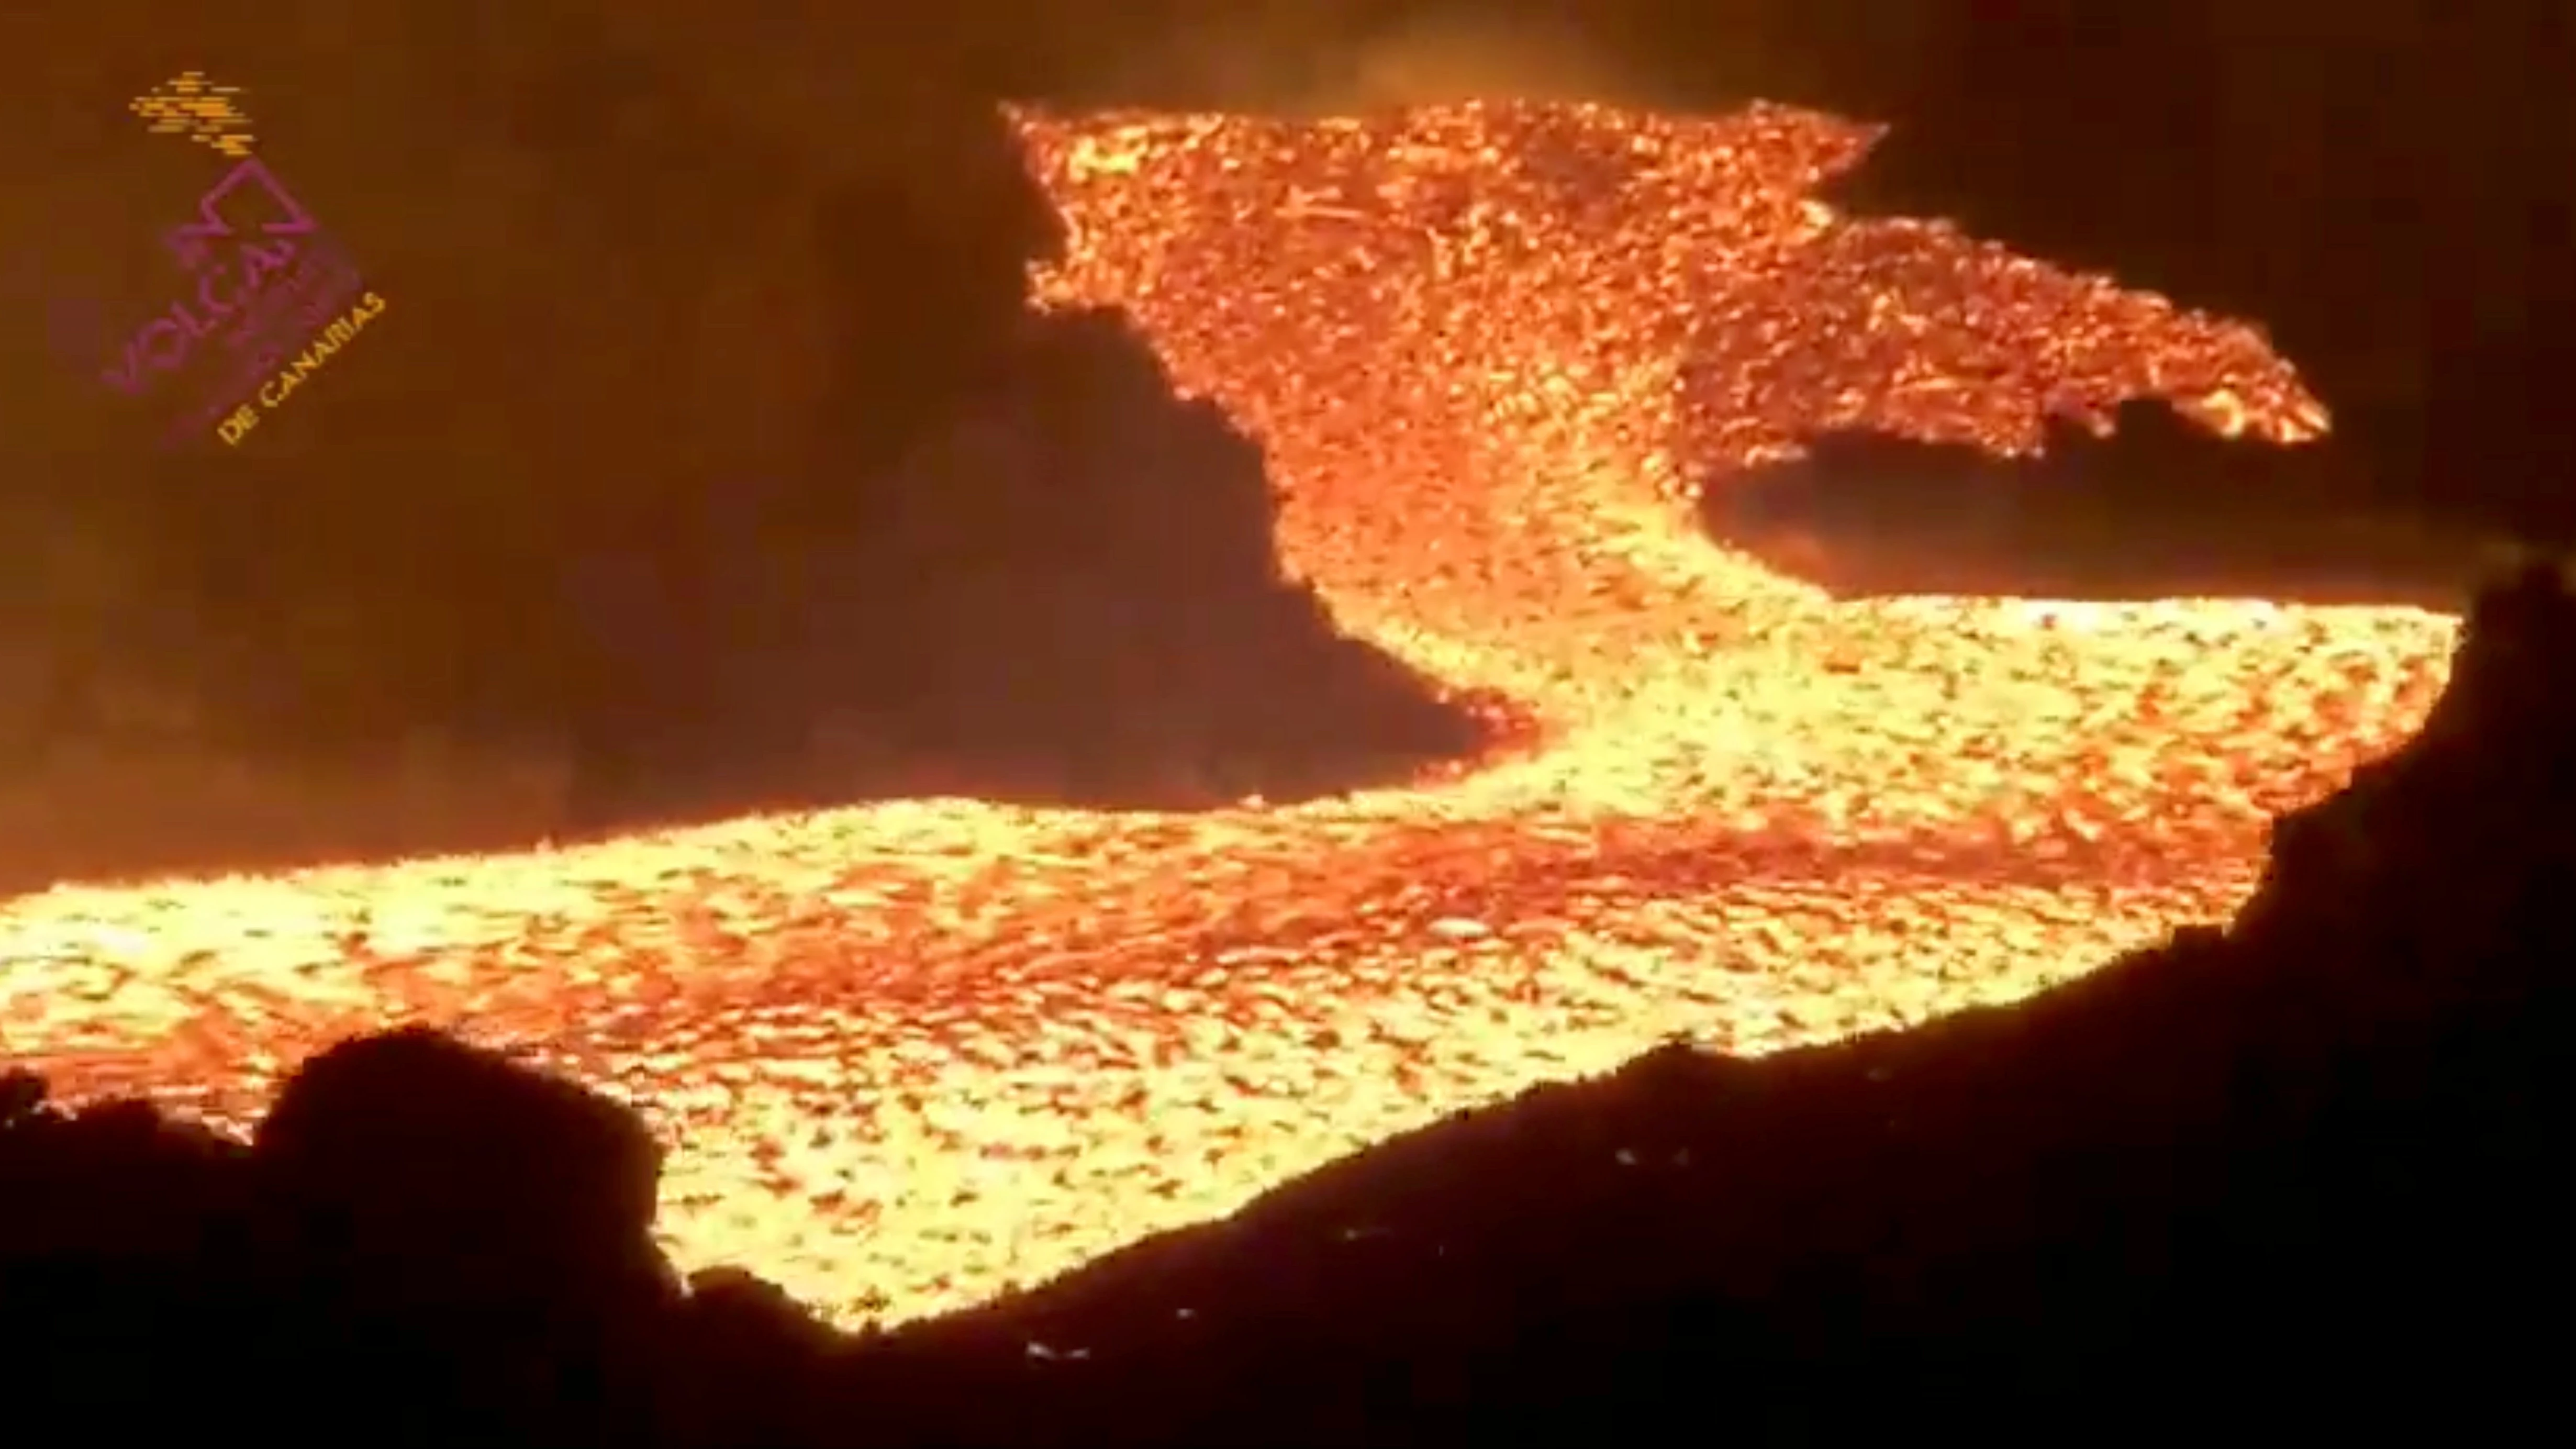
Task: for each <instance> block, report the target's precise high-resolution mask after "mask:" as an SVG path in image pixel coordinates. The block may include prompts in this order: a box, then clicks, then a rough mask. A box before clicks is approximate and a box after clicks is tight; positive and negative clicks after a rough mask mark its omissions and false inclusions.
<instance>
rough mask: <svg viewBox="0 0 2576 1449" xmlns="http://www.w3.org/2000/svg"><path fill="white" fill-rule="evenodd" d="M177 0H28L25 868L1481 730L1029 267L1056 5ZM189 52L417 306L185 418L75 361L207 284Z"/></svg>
mask: <svg viewBox="0 0 2576 1449" xmlns="http://www.w3.org/2000/svg"><path fill="white" fill-rule="evenodd" d="M152 8H153V9H154V10H155V11H156V13H158V12H161V11H166V12H167V14H166V16H164V17H163V18H165V19H166V20H167V21H168V23H167V24H166V25H162V26H158V27H144V26H141V25H140V24H139V22H137V23H136V24H135V28H134V30H133V31H132V32H131V33H129V32H128V31H127V30H125V29H121V28H120V29H119V30H117V31H115V32H113V33H112V34H111V33H108V32H106V31H105V30H104V28H103V27H102V26H99V25H93V24H90V23H88V22H86V21H84V20H82V19H81V18H80V17H79V16H77V15H74V14H68V13H66V14H62V15H59V16H54V17H52V18H44V17H37V16H33V15H30V16H28V17H25V18H16V17H13V18H12V19H11V20H10V21H8V22H6V23H5V24H6V27H7V28H6V31H5V32H4V33H5V38H7V39H9V40H10V41H11V43H12V49H13V53H19V54H47V55H51V56H56V57H59V58H61V64H60V66H59V67H58V68H56V69H55V70H54V71H52V72H50V73H49V74H48V75H46V76H45V77H42V78H39V79H35V80H31V81H30V82H29V83H28V84H26V85H24V86H21V87H20V88H19V89H18V90H17V91H16V92H15V93H13V94H12V95H11V97H10V98H9V100H8V101H7V102H6V103H5V107H0V108H5V109H6V110H7V111H8V112H9V114H10V115H11V116H12V117H13V118H14V119H16V120H17V121H19V122H20V124H19V125H18V126H17V127H15V128H13V134H19V135H22V136H24V137H25V138H27V139H26V141H25V144H24V145H23V146H21V147H20V149H19V150H18V151H16V152H15V153H13V156H12V166H13V170H12V177H13V184H12V187H11V189H10V190H9V193H8V196H7V198H6V199H5V201H0V307H4V308H5V310H0V328H5V335H7V336H9V337H12V338H14V339H15V341H14V342H13V343H12V344H11V345H10V346H9V347H7V348H6V349H5V350H0V382H5V386H0V439H5V442H0V450H5V455H0V456H5V462H6V467H5V470H0V477H5V480H6V481H5V483H0V522H5V524H6V525H7V527H6V532H7V535H8V543H7V548H8V549H9V550H10V553H9V555H8V557H7V559H6V560H5V562H6V564H7V567H5V568H0V839H6V840H8V841H9V842H10V844H9V845H7V846H6V847H0V891H7V890H12V889H19V888H26V887H35V886H42V885H44V884H46V883H49V882H51V881H54V880H56V879H62V878H102V877H117V876H127V875H134V874H141V873H152V872H165V871H196V870H211V869H220V868H242V867H258V866H272V865H279V864H286V863H293V862H298V861H305V860H314V859H322V858H349V857H365V856H379V855H392V854H405V853H418V852H426V851H438V850H459V849H466V850H470V849H499V848H507V847H511V846H522V845H527V844H530V843H533V842H535V841H536V840H538V839H541V838H561V837H564V836H566V835H578V834H583V833H586V832H590V831H594V830H614V829H621V828H627V827H632V826H636V825H642V824H677V823H684V822H687V821H693V820H704V819H711V818H721V817H723V816H726V815H731V814H736V813H740V812H742V811H746V810H750V809H754V808H760V807H765V806H772V805H820V804H837V803H847V802H854V801H860V800H866V799H872V798H882V797H887V796H899V795H910V794H918V793H924V792H931V791H935V792H938V793H947V794H961V795H980V796H988V797H993V798H1000V799H1009V800H1061V801H1077V802H1081V803H1086V804H1095V805H1103V806H1153V807H1174V808H1195V807H1200V806H1206V805H1210V804H1215V803H1223V802H1230V801H1232V800H1234V799H1236V798H1239V797H1242V796H1246V795H1261V796H1264V797H1270V798H1296V797H1302V796H1311V795H1315V794H1319V793H1331V792H1337V791H1341V790H1346V789H1350V788H1353V787H1355V786H1360V785H1366V784H1376V783H1388V782H1392V781H1394V780H1396V779H1400V778H1404V777H1407V776H1409V775H1410V774H1411V773H1412V772H1414V771H1416V770H1418V769H1421V768H1423V767H1425V766H1426V765H1429V764H1432V763H1435V762H1447V761H1459V760H1463V759H1466V758H1468V757H1472V756H1473V755H1475V754H1476V753H1477V752H1478V751H1479V750H1480V748H1481V747H1482V745H1483V743H1484V741H1485V740H1486V738H1487V737H1488V735H1489V734H1490V732H1491V724H1490V718H1491V716H1492V714H1493V711H1492V709H1491V708H1490V705H1491V702H1486V701H1467V702H1453V701H1449V700H1445V699H1442V698H1440V697H1438V694H1437V692H1436V691H1435V689H1434V688H1433V686H1432V684H1431V682H1429V681H1426V680H1424V679H1421V678H1418V677H1416V676H1415V675H1413V674H1412V673H1411V672H1410V671H1408V670H1407V669H1405V668H1403V667H1401V666H1400V665H1399V664H1397V663H1396V662H1395V661H1394V660H1393V659H1392V658H1390V657H1388V656H1386V655H1384V654H1382V653H1380V652H1379V651H1377V650H1375V649H1373V648H1371V647H1368V646H1366V645H1363V644H1361V643H1359V642H1357V641H1354V640H1352V639H1350V638H1348V637H1346V636H1344V635H1343V634H1342V633H1340V632H1339V630H1338V629H1337V628H1336V627H1335V625H1334V623H1333V621H1332V620H1331V619H1330V617H1329V616H1328V615H1327V613H1326V612H1325V611H1324V610H1323V609H1322V608H1321V606H1320V605H1319V603H1318V601H1317V600H1316V599H1315V598H1314V596H1313V595H1312V593H1311V592H1310V591H1309V590H1307V589H1306V588H1305V587H1304V586H1303V585H1302V584H1300V583H1298V582H1296V581H1294V580H1291V579H1288V578H1286V577H1284V576H1283V574H1282V571H1281V568H1280V564H1279V560H1278V557H1277V555H1276V551H1275V548H1274V545H1273V541H1272V527H1273V522H1274V519H1275V513H1276V509H1275V501H1274V498H1273V495H1272V490H1271V488H1270V486H1269V483H1268V481H1267V479H1266V478H1265V476H1264V473H1263V464H1262V459H1261V457H1260V455H1259V453H1258V451H1257V450H1256V449H1255V448H1254V447H1253V446H1252V445H1251V444H1250V443H1249V442H1248V441H1247V440H1245V439H1244V438H1243V437H1242V436H1240V435H1239V434H1237V433H1236V432H1235V431H1234V430H1233V429H1232V428H1231V427H1230V426H1229V425H1228V423H1227V422H1226V420H1225V419H1224V418H1223V417H1222V416H1219V415H1216V414H1213V413H1211V412H1210V411H1209V410H1208V409H1207V408H1205V407H1204V406H1201V405H1198V404H1194V403H1190V402H1186V401H1184V400H1182V399H1180V398H1178V397H1176V396H1175V395H1174V394H1173V392H1172V390H1171V388H1170V385H1169V383H1168V380H1167V379H1166V378H1165V377H1164V376H1163V374H1162V371H1161V369H1160V366H1159V364H1158V362H1157V361H1156V359H1154V357H1153V356H1152V355H1151V352H1150V349H1149V348H1148V347H1147V346H1146V345H1145V344H1144V343H1143V342H1142V341H1141V340H1139V339H1138V338H1137V337H1135V336H1133V335H1131V334H1129V333H1128V332H1126V331H1125V330H1124V329H1123V328H1122V327H1121V326H1120V325H1119V324H1118V323H1117V321H1116V320H1115V319H1109V318H1097V317H1075V318H1061V317H1048V316H1041V315H1039V314H1037V313H1036V312H1034V311H1033V310H1032V308H1031V307H1030V305H1029V302H1028V298H1027V286H1026V268H1027V265H1028V264H1029V263H1030V262H1031V261H1032V260H1034V259H1038V258H1041V257H1044V256H1046V255H1049V254H1050V252H1051V250H1052V248H1053V247H1054V246H1055V245H1056V244H1057V240H1058V238H1057V235H1056V230H1057V226H1058V222H1057V219H1056V218H1055V216H1054V215H1053V213H1052V211H1051V209H1050V208H1049V206H1048V204H1047V202H1046V200H1045V198H1044V196H1043V195H1042V194H1041V193H1040V192H1039V191H1038V189H1037V187H1036V186H1035V185H1034V183H1033V182H1032V181H1031V179H1030V178H1029V176H1028V174H1027V172H1026V169H1025V167H1024V165H1023V163H1022V158H1021V156H1020V154H1019V152H1018V149H1017V146H1016V144H1015V142H1014V140H1013V138H1012V136H1011V135H1010V133H1009V131H1008V129H1007V127H1006V125H1005V123H1004V122H1003V120H1002V119H1001V116H1000V114H999V112H998V109H997V99H998V97H999V95H1000V91H999V90H998V89H995V88H994V86H993V85H992V84H989V83H988V79H989V77H991V76H993V75H998V74H1001V73H1002V72H1006V71H1009V70H1010V69H1011V66H1008V65H1003V64H1002V61H1003V60H1005V59H1009V60H1011V61H1012V62H1013V64H1015V65H1019V66H1021V67H1022V68H1029V67H1035V68H1036V69H1037V70H1041V71H1042V70H1044V69H1046V67H1047V65H1051V64H1053V63H1054V62H1053V61H1052V60H1050V59H1049V56H1050V55H1051V54H1052V53H1053V52H1051V51H1049V50H1048V48H1047V47H1048V45H1049V44H1053V42H1045V41H1043V37H1041V40H1040V41H1035V42H1032V45H1033V46H1034V49H1029V50H1027V51H1026V53H1022V54H1016V55H1015V56H1011V57H1004V56H999V55H993V56H980V52H977V51H976V47H975V46H974V45H972V44H970V43H969V42H970V41H971V40H972V36H971V34H969V33H967V32H965V31H963V30H959V31H955V32H952V31H951V29H950V28H949V27H947V26H946V25H945V24H944V23H943V24H942V25H938V26H933V27H930V28H928V29H926V30H925V31H924V32H923V33H922V34H921V35H920V36H918V37H916V38H914V39H910V40H906V41H904V42H902V43H900V44H896V43H891V42H887V41H886V40H885V38H884V37H882V36H877V35H876V34H875V32H874V31H873V30H868V29H866V27H863V26H862V27H857V28H853V27H854V25H855V22H854V21H853V22H840V21H829V20H824V19H817V20H815V21H814V22H813V24H812V25H810V26H808V25H803V24H800V25H797V26H788V25H783V24H782V25H776V26H768V27H755V26H744V25H740V24H734V23H730V22H728V23H726V24H723V25H718V24H716V23H714V22H713V21H706V22H703V23H702V22H700V21H694V20H690V19H687V18H686V17H681V16H677V15H669V16H665V15H660V14H657V13H652V12H637V11H632V10H631V9H629V8H625V7H619V8H618V9H617V10H616V12H615V13H610V12H609V11H608V10H606V9H602V8H595V7H591V6H587V5H583V4H576V3H570V0H530V3H527V4H522V5H511V6H500V5H493V4H478V3H467V4H459V5H426V4H408V3H407V4H398V5H391V6H382V7H374V8H371V9H369V10H368V11H367V12H366V13H365V14H364V15H344V14H342V13H341V12H340V11H338V10H330V11H329V12H328V14H327V15H326V14H325V13H324V12H325V7H318V6H310V5H298V4H285V5H280V6H276V7H268V8H264V9H262V10H260V11H258V12H257V13H255V14H254V13H250V12H244V13H242V14H238V15H230V16H228V17H223V16H214V15H211V14H209V13H208V12H207V11H205V10H204V9H203V8H202V7H179V6H175V5H172V6H164V7H152ZM968 8H969V10H976V9H978V7H973V6H970V7H968ZM980 9H981V10H982V11H985V12H992V11H994V9H995V7H993V6H991V5H985V6H982V7H980ZM123 13H124V12H120V14H123ZM128 18H129V20H131V19H132V17H128ZM952 18H953V17H952ZM1007 48H1008V47H1005V49H1007ZM979 56H980V58H979ZM1041 62H1044V64H1041ZM189 68H195V69H201V70H204V71H206V72H209V73H210V74H212V75H213V76H214V77H215V78H216V79H218V80H224V81H230V82H233V83H236V84H239V85H241V86H244V87H246V88H247V91H248V98H247V104H248V108H249V109H250V111H251V112H252V114H253V116H254V118H255V120H256V122H257V132H258V134H259V137H260V140H259V154H260V155H261V157H262V158H263V160H264V161H265V162H266V163H267V164H269V165H270V166H271V168H272V169H273V170H274V171H275V172H276V173H277V175H278V176H279V177H280V178H281V179H282V180H283V181H285V182H286V183H287V184H288V185H289V186H290V187H291V188H292V189H293V191H294V192H295V194H296V195H297V197H298V198H299V199H300V200H302V201H303V202H305V203H306V205H307V206H309V207H310V209H311V210H312V211H313V213H314V214H315V215H316V216H317V217H318V218H319V220H320V221H321V223H322V224H323V226H324V227H325V228H326V229H327V230H329V231H330V232H332V233H333V234H335V235H336V236H337V237H338V239H339V240H340V242H341V243H342V244H343V245H344V246H345V248H346V250H347V251H348V253H349V254H350V255H351V256H352V257H353V258H354V259H355V260H356V262H357V263H358V265H359V267H360V268H361V270H362V272H363V274H364V276H365V278H366V281H367V284H368V285H369V286H370V287H371V288H373V289H374V290H375V291H377V292H378V293H379V294H380V295H381V296H382V297H383V298H384V299H385V300H386V303H387V309H386V311H385V312H384V314H383V315H382V318H381V320H379V321H376V322H373V323H371V324H370V325H369V326H368V327H367V329H366V330H365V332H364V333H363V334H362V335H360V336H359V337H357V338H356V339H355V340H353V341H352V342H350V343H349V344H347V346H346V349H345V352H344V353H343V354H341V355H339V356H338V357H336V358H335V359H334V360H332V361H331V362H330V364H329V365H328V368H327V370H326V371H323V372H320V373H317V374H316V375H315V376H314V377H313V378H311V379H310V380H309V381H308V382H306V383H305V384H304V386H303V388H302V389H301V390H300V391H299V393H298V394H297V395H294V396H291V397H289V398H288V399H287V400H286V402H285V404H284V406H282V407H280V408H279V409H278V410H276V411H274V412H272V413H265V414H263V415H262V420H261V422H260V424H259V426H258V427H257V428H256V429H255V430H254V431H252V432H251V433H250V434H248V435H247V436H246V437H244V438H243V439H242V440H241V441H240V442H239V444H238V445H237V446H231V447H227V446H224V445H222V444H220V443H218V442H216V441H215V440H213V439H212V438H210V437H209V438H202V439H197V440H196V441H195V442H193V443H191V444H190V445H188V446H187V447H185V448H184V449H180V450H175V451H174V450H172V449H170V448H167V447H165V446H163V440H162V434H163V432H164V430H165V425H166V424H167V423H168V422H169V418H168V417H165V416H163V414H165V413H175V411H176V409H175V408H172V407H164V408H162V410H161V411H160V412H154V411H153V410H152V409H150V408H148V407H143V406H140V405H138V404H136V403H135V402H134V401H133V400H131V399H128V398H125V397H122V396H120V395H118V394H117V393H115V392H114V391H112V390H111V389H109V388H108V387H106V386H105V385H103V384H102V383H101V382H100V380H99V379H98V377H97V375H96V374H97V372H98V367H97V366H96V364H97V362H98V360H99V357H100V356H101V355H102V353H114V352H116V351H117V350H118V344H117V342H116V339H117V338H119V337H121V336H123V335H125V334H126V333H127V332H128V331H130V329H132V328H134V327H136V326H139V325H140V323H141V321H142V320H143V319H144V318H145V317H147V316H149V315H151V314H152V312H153V310H154V309H155V308H156V307H159V306H163V305H166V303H167V302H168V301H170V300H171V299H172V298H174V297H175V296H177V295H178V294H179V293H180V292H181V291H182V290H183V289H184V284H186V282H187V279H186V277H185V276H184V274H182V273H180V272H179V271H178V270H177V268H176V266H175V265H174V264H172V263H171V262H170V261H169V259H168V258H167V257H165V256H163V255H162V254H161V253H160V251H159V248H158V241H157V238H158V237H159V235H160V234H161V233H162V232H163V231H164V230H166V229H167V228H169V227H170V226H172V225H174V224H175V223H176V222H178V221H179V220H182V219H184V218H185V217H186V216H187V215H188V214H189V212H190V210H191V209H192V206H193V203H194V199H195V197H196V195H197V194H198V193H199V192H200V191H202V190H203V189H204V188H205V187H206V186H208V185H210V184H211V183H212V182H213V180H214V179H215V177H216V176H218V175H219V174H220V172H221V167H222V165H223V163H222V162H220V161H219V160H218V159H217V158H215V157H214V156H213V154H212V153H211V152H209V151H207V150H205V149H204V148H202V147H196V146H191V145H188V144H186V143H184V142H182V141H180V140H177V139H173V138H163V137H153V136H147V135H145V134H144V133H143V128H142V126H141V125H140V124H139V123H138V122H137V121H136V120H135V119H134V118H133V117H131V116H128V115H127V114H125V109H124V108H125V102H126V98H127V97H129V96H131V95H133V94H135V93H136V92H138V91H140V90H142V89H144V88H146V87H149V86H152V85H154V84H156V83H157V82H159V81H160V80H162V79H164V78H166V77H168V76H170V75H172V74H175V73H177V72H178V71H180V70H182V69H189Z"/></svg>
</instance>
